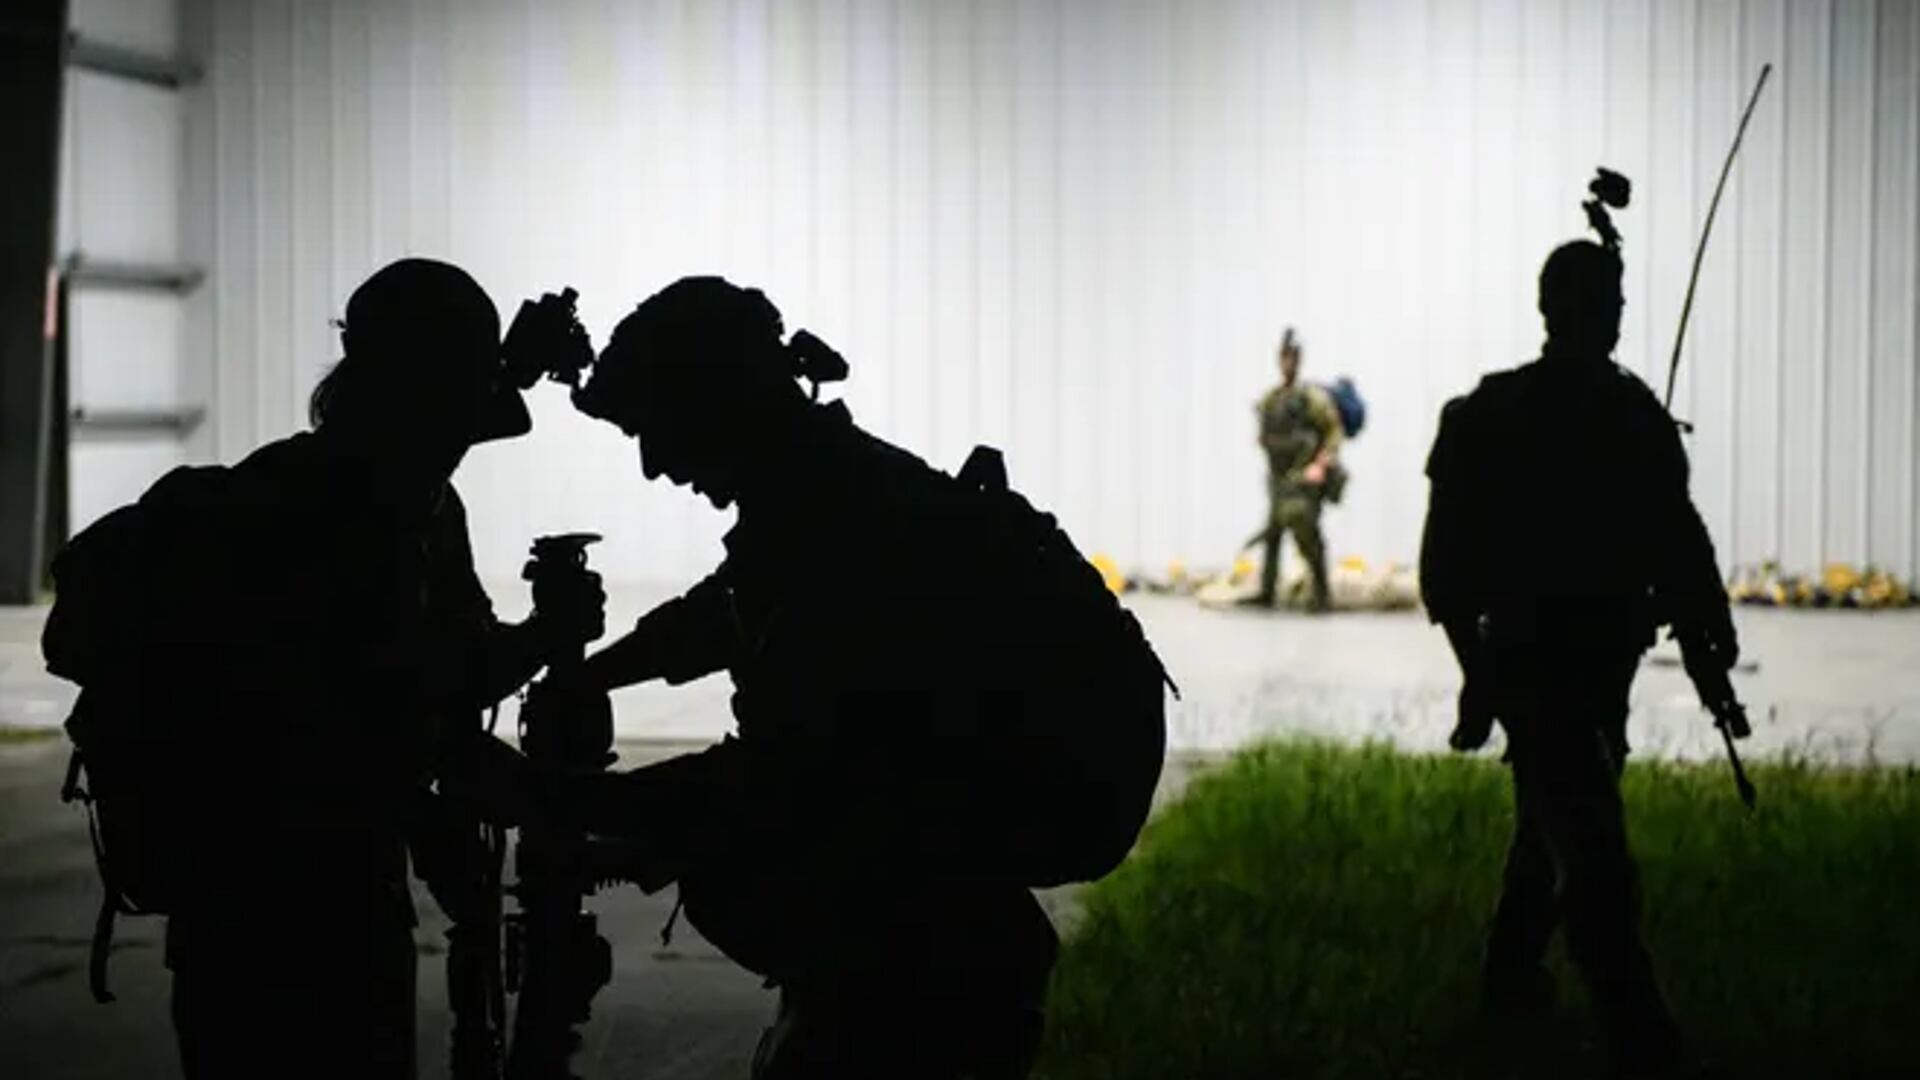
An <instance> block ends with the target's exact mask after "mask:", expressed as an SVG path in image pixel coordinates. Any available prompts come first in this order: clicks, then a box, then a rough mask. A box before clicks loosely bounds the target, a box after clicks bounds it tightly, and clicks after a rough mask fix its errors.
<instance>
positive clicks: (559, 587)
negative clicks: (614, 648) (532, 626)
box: [533, 570, 607, 645]
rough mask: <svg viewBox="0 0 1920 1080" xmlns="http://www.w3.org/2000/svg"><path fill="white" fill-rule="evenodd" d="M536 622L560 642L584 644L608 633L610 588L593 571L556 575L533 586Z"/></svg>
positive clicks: (551, 638)
mask: <svg viewBox="0 0 1920 1080" xmlns="http://www.w3.org/2000/svg"><path fill="white" fill-rule="evenodd" d="M533 618H534V621H535V622H537V623H538V624H540V626H541V627H542V628H543V629H544V630H545V631H546V632H547V634H548V635H550V638H549V639H550V640H551V641H553V642H554V643H555V644H558V645H584V644H586V643H587V642H589V641H593V640H594V639H596V638H598V637H599V636H600V635H602V634H604V633H606V632H607V591H606V588H605V587H604V586H603V585H601V583H600V575H599V574H596V573H594V572H593V571H591V570H587V571H583V572H581V573H578V574H564V575H556V576H555V577H554V578H552V579H550V580H542V581H539V582H536V583H535V584H534V587H533Z"/></svg>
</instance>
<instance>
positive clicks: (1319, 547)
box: [1293, 503, 1333, 615]
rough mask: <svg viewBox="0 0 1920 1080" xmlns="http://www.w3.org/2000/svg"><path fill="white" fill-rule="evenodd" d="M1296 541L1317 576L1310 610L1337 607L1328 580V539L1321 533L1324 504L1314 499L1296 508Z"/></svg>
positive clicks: (1319, 612)
mask: <svg viewBox="0 0 1920 1080" xmlns="http://www.w3.org/2000/svg"><path fill="white" fill-rule="evenodd" d="M1293 514H1294V516H1295V519H1296V520H1295V522H1294V528H1293V531H1294V541H1295V543H1297V544H1298V545H1299V547H1300V557H1301V558H1302V559H1304V560H1306V563H1307V572H1308V575H1309V576H1310V577H1311V578H1312V579H1313V596H1312V598H1311V599H1310V600H1309V601H1308V602H1307V611H1308V612H1309V613H1311V614H1314V615H1323V614H1325V613H1327V612H1329V611H1332V610H1333V589H1332V588H1331V586H1330V585H1329V584H1328V581H1327V543H1326V539H1325V538H1324V537H1323V536H1321V534H1320V508H1319V507H1318V506H1317V505H1314V504H1312V503H1308V504H1305V505H1303V506H1300V507H1298V508H1296V509H1295V510H1294V511H1293Z"/></svg>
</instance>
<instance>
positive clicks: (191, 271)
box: [60, 252, 206, 293]
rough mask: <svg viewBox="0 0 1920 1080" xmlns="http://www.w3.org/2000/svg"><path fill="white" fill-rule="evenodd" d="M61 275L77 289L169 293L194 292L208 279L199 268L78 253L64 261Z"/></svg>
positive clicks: (62, 261)
mask: <svg viewBox="0 0 1920 1080" xmlns="http://www.w3.org/2000/svg"><path fill="white" fill-rule="evenodd" d="M60 272H61V274H63V275H64V276H65V277H66V279H67V282H68V283H69V284H71V285H76V286H82V287H97V288H109V289H158V290H161V291H163V292H170V293H188V292H192V291H193V290H194V289H195V288H196V287H198V286H199V284H200V282H201V280H202V279H203V278H205V277H206V273H205V272H204V271H202V270H201V269H200V268H199V267H197V266H173V265H167V264H164V263H137V262H116V261H114V260H111V259H95V258H90V257H88V256H86V255H84V254H81V253H79V252H75V253H74V254H72V255H69V256H67V257H66V258H65V259H63V260H61V264H60Z"/></svg>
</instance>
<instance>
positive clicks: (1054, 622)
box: [955, 446, 1180, 888]
mask: <svg viewBox="0 0 1920 1080" xmlns="http://www.w3.org/2000/svg"><path fill="white" fill-rule="evenodd" d="M955 480H956V481H957V482H958V483H957V486H958V487H959V489H960V490H961V491H962V493H963V497H964V498H965V499H967V500H968V501H969V503H970V504H971V506H970V510H971V513H970V514H969V515H968V516H969V517H970V518H971V522H970V524H971V526H972V527H973V528H974V529H976V530H978V533H979V535H978V538H977V539H978V546H977V548H976V550H977V551H979V552H980V553H982V554H983V555H984V556H985V557H984V559H983V562H984V566H985V570H986V572H987V573H988V574H991V575H992V579H990V580H989V581H986V582H983V583H982V588H981V590H980V592H981V594H983V595H984V594H994V595H1000V596H1004V597H1008V598H1009V602H1010V603H1012V604H1013V605H1014V610H1010V611H1007V612H1002V613H998V614H997V615H990V616H989V617H988V618H987V619H986V620H985V625H989V626H996V625H997V626H1007V627H1010V628H1011V627H1017V628H1016V629H1009V630H1008V631H1007V634H1008V635H1009V636H1010V637H1013V638H1015V639H1016V640H1017V644H1014V645H1011V646H1010V647H1009V649H1008V652H1009V653H1013V654H1020V658H1019V659H1016V660H1013V661H1012V662H1013V663H1014V664H1017V665H1018V666H1019V674H1018V676H1016V677H1020V678H1023V679H1024V680H1025V681H1024V682H1022V683H1021V684H1020V685H1022V686H1023V687H1024V688H1026V689H1027V690H1028V691H1029V694H1028V695H1027V696H1028V697H1029V698H1031V699H1032V701H1031V703H1030V704H1029V706H1028V708H1027V709H1026V710H1025V711H1024V713H1023V715H1024V717H1025V718H1026V720H1027V721H1028V722H1029V723H1030V726H1029V727H1028V728H1027V729H1025V730H1023V731H1022V732H1021V735H1022V737H1023V738H1024V740H1025V745H1024V746H1023V751H1024V752H1023V754H1022V755H1021V757H1022V764H1021V765H1020V766H1017V767H1016V768H1017V769H1020V770H1022V771H1020V772H1016V774H1015V775H1014V776H1013V777H1012V778H1011V782H1010V783H1009V784H1008V785H1007V787H1006V789H1005V793H1006V794H1008V795H1009V798H1008V800H1007V805H1008V807H1009V810H1008V811H1007V812H1008V813H1009V814H1011V815H1012V818H1011V820H1009V821H1006V822H1004V832H1003V835H1002V837H1001V840H1002V841H1003V842H1004V843H1005V844H1006V848H1007V853H1008V855H1010V856H1011V857H1014V858H1016V859H1018V860H1019V865H1018V866H1017V868H1016V874H1017V876H1018V877H1019V878H1020V879H1021V880H1023V881H1024V882H1026V883H1027V884H1028V885H1030V886H1032V887H1036V888H1045V887H1051V886H1054V885H1061V884H1066V883H1068V882H1074V881H1092V880H1096V879H1098V878H1101V877H1104V876H1106V875H1107V874H1108V873H1111V872H1112V871H1113V870H1114V868H1115V867H1117V866H1119V865H1120V862H1121V860H1123V859H1124V858H1125V857H1126V855H1127V853H1128V852H1129V851H1131V850H1132V848H1133V844H1134V842H1135V840H1137V839H1138V837H1139V834H1140V830H1141V828H1142V827H1143V826H1144V825H1145V824H1146V819H1147V815H1148V811H1149V810H1150V808H1151V804H1152V800H1153V793H1154V789H1155V788H1156V787H1157V785H1158V783H1159V779H1160V770H1161V767H1162V765H1163V763H1164V760H1165V754H1166V720H1165V716H1166V713H1165V692H1166V691H1167V690H1171V691H1172V692H1173V694H1174V696H1175V697H1176V698H1178V697H1179V693H1180V691H1179V688H1178V687H1177V686H1175V685H1174V683H1173V680H1172V678H1171V677H1170V676H1169V675H1168V674H1167V671H1166V668H1165V666H1164V665H1163V664H1162V663H1161V662H1160V658H1159V656H1158V655H1156V654H1155V652H1154V650H1153V646H1152V644H1151V643H1150V642H1148V640H1147V637H1146V634H1145V632H1144V631H1143V630H1142V629H1141V627H1140V623H1139V621H1138V620H1137V619H1136V618H1135V617H1134V615H1133V613H1132V612H1131V611H1129V610H1127V609H1126V608H1125V607H1124V606H1122V605H1121V603H1120V601H1119V598H1118V597H1116V596H1115V595H1114V593H1113V591H1112V590H1110V589H1109V588H1107V584H1106V582H1105V580H1104V579H1103V578H1102V577H1101V575H1100V572H1099V570H1097V569H1096V568H1095V567H1094V566H1093V564H1092V563H1091V562H1089V561H1088V560H1087V558H1086V556H1084V555H1083V554H1081V553H1080V551H1079V550H1078V549H1077V548H1076V547H1075V546H1074V544H1073V541H1072V540H1071V539H1069V538H1068V536H1067V534H1066V533H1065V532H1064V531H1063V530H1062V529H1061V528H1060V526H1059V524H1058V523H1057V521H1056V520H1055V518H1054V516H1053V515H1052V514H1047V513H1043V512H1041V511H1039V510H1037V509H1035V508H1034V506H1033V505H1032V504H1031V503H1029V502H1028V501H1027V500H1026V498H1025V497H1023V496H1022V495H1020V494H1019V493H1018V492H1016V491H1013V490H1012V489H1010V488H1009V487H1008V486H1007V474H1006V465H1005V461H1004V459H1003V458H1002V456H1001V454H1000V452H999V451H998V450H996V449H993V448H992V447H987V446H977V447H975V448H974V450H973V453H972V454H971V455H970V456H969V457H968V458H967V461H966V464H965V465H963V466H962V467H961V469H960V471H959V472H958V473H956V474H955ZM1005 655H1006V654H1004V653H1003V657H1004V656H1005ZM1036 718H1040V719H1038V720H1037V721H1036Z"/></svg>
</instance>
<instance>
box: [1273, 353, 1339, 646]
mask: <svg viewBox="0 0 1920 1080" xmlns="http://www.w3.org/2000/svg"><path fill="white" fill-rule="evenodd" d="M1258 412H1259V414H1260V445H1261V447H1262V448H1264V449H1265V450H1266V452H1267V506H1268V510H1267V532H1266V536H1265V538H1264V550H1263V553H1262V554H1263V558H1262V561H1261V566H1260V598H1261V599H1262V600H1263V601H1265V602H1268V603H1271V602H1272V600H1273V597H1274V590H1275V587H1276V583H1277V582H1278V579H1279V574H1280V540H1281V538H1282V537H1283V536H1284V535H1285V534H1287V533H1292V534H1293V541H1294V544H1295V545H1296V546H1297V547H1298V548H1299V549H1300V557H1301V558H1303V559H1305V560H1307V569H1308V571H1309V573H1310V574H1311V575H1312V578H1313V605H1314V608H1315V609H1316V610H1325V609H1326V608H1327V606H1328V604H1329V592H1328V586H1327V550H1326V541H1325V540H1324V538H1323V537H1322V536H1321V534H1320V507H1321V503H1322V502H1323V501H1325V491H1324V490H1323V485H1320V484H1312V483H1308V482H1307V480H1306V470H1307V466H1308V465H1310V464H1312V462H1313V461H1314V459H1315V458H1317V457H1319V456H1320V455H1321V454H1323V453H1325V454H1326V455H1327V456H1328V457H1329V458H1331V457H1332V456H1333V455H1334V454H1336V453H1337V452H1338V451H1339V448H1340V442H1341V439H1342V437H1343V429H1342V428H1341V426H1340V410H1339V408H1338V407H1337V406H1335V405H1334V403H1333V398H1332V397H1330V396H1329V395H1328V394H1327V392H1326V391H1325V390H1324V389H1322V388H1320V387H1318V386H1314V385H1311V384H1308V383H1303V382H1295V383H1294V384H1293V385H1292V386H1278V387H1275V388H1274V389H1272V390H1271V391H1269V392H1268V393H1267V395H1266V396H1265V397H1263V398H1261V399H1260V404H1259V406H1258Z"/></svg>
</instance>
